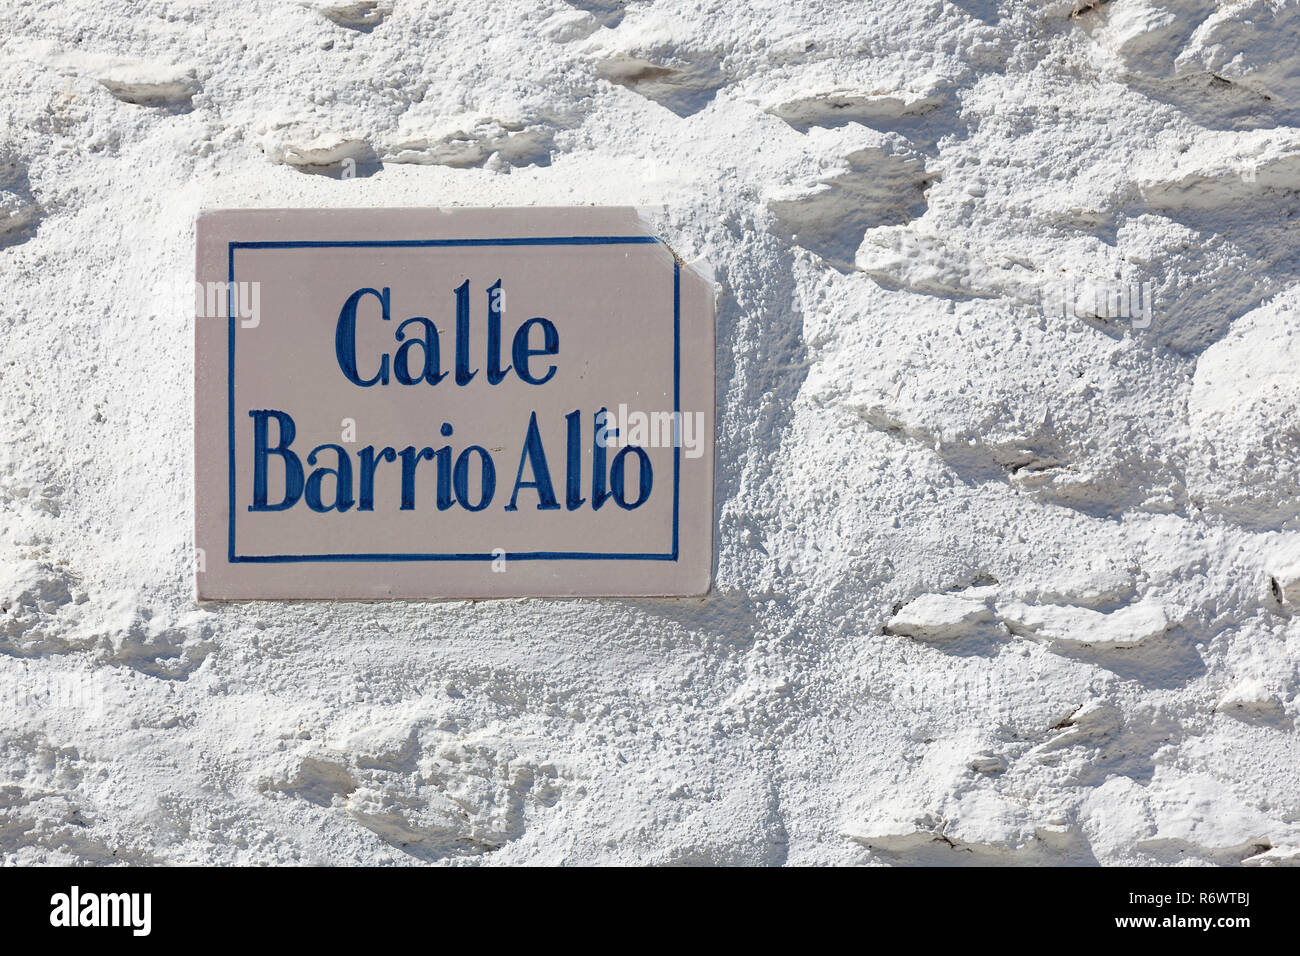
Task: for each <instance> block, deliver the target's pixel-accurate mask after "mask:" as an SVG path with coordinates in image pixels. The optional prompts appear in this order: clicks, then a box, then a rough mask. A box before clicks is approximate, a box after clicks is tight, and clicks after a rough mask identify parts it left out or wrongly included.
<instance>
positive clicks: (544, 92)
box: [0, 0, 1300, 865]
mask: <svg viewBox="0 0 1300 956" xmlns="http://www.w3.org/2000/svg"><path fill="white" fill-rule="evenodd" d="M0 7H2V8H0V24H3V26H0V31H2V32H0V376H2V382H3V388H2V389H0V429H2V430H3V434H4V441H3V445H2V446H0V449H2V450H0V455H2V456H3V457H2V460H0V689H3V692H4V693H3V695H0V859H3V860H4V861H5V862H16V863H40V862H85V863H113V862H135V863H193V862H217V863H225V862H256V863H290V862H316V863H320V862H329V863H354V862H370V863H396V864H402V863H423V862H445V863H489V864H507V863H525V862H528V863H561V862H567V863H642V862H644V863H754V864H768V863H792V864H808V863H833V864H852V863H869V864H902V865H911V864H964V863H1046V864H1054V863H1094V862H1099V863H1107V864H1114V863H1186V864H1197V863H1200V864H1207V863H1208V864H1236V863H1239V862H1243V861H1244V862H1245V863H1248V864H1268V863H1282V864H1285V863H1295V862H1297V861H1298V860H1300V741H1298V740H1297V735H1296V731H1295V720H1296V717H1297V711H1298V710H1300V705H1298V704H1297V700H1296V692H1297V685H1298V683H1300V674H1298V672H1297V671H1298V668H1297V661H1298V660H1300V622H1298V621H1297V619H1296V617H1295V616H1294V615H1295V611H1296V608H1297V606H1298V605H1300V497H1297V490H1298V488H1300V413H1298V412H1297V398H1300V258H1298V257H1297V247H1298V243H1300V232H1298V231H1297V226H1296V215H1297V212H1298V211H1300V128H1298V127H1300V3H1297V2H1296V0H1283V2H1269V0H1238V2H1225V3H1213V2H1210V0H1114V2H1112V3H1105V2H1099V3H1094V4H1078V5H1075V4H1072V3H1068V2H1066V3H1062V2H1042V0H1030V2H1023V3H1022V2H1010V0H1002V2H995V0H960V2H939V0H933V2H919V0H909V2H905V3H897V4H878V3H852V2H808V3H799V4H792V3H788V2H785V0H771V2H765V3H702V2H686V0H655V2H631V3H621V2H618V0H572V2H568V3H566V2H562V0H535V2H519V3H451V2H444V3H419V2H414V0H392V2H391V3H387V2H385V3H380V4H377V5H376V4H373V3H360V2H356V3H349V2H334V0H324V2H321V0H311V2H303V3H291V2H240V3H225V4H212V5H208V4H197V3H182V2H163V0H158V2H126V0H107V2H101V0H63V2H16V0H6V2H4V3H3V4H2V5H0ZM354 172H355V175H352V173H354ZM450 204H465V205H515V204H613V205H623V204H636V205H643V206H645V207H647V209H648V214H649V215H651V216H652V217H653V219H654V221H655V223H656V224H657V228H658V230H659V232H660V234H661V235H663V236H664V237H665V238H667V239H668V240H669V241H670V242H671V243H672V244H673V245H674V248H675V249H676V251H677V252H678V253H679V254H680V255H682V256H683V257H684V258H685V259H687V260H688V261H691V260H700V261H701V262H706V263H707V264H708V268H710V269H711V270H712V273H713V275H714V277H715V279H716V281H717V283H718V287H719V290H720V292H719V299H718V343H719V347H718V352H717V369H718V383H719V384H718V391H717V407H718V433H717V444H718V452H717V504H716V521H717V545H716V571H715V590H714V592H713V594H711V595H710V596H709V597H707V598H705V599H702V600H684V601H652V600H642V601H628V600H616V601H588V600H582V601H506V602H484V603H469V602H460V603H443V604H427V603H374V604H364V603H343V604H333V603H305V604H260V603H250V604H235V605H229V606H210V605H205V606H200V605H198V604H196V603H195V601H194V600H193V598H192V583H191V575H190V562H191V553H190V551H191V526H192V508H193V503H192V501H191V491H190V487H191V483H190V482H191V460H192V412H191V407H192V405H191V399H192V392H191V388H192V386H191V376H192V357H191V343H192V329H191V322H192V321H193V319H192V317H191V312H192V309H191V307H190V305H189V304H188V302H187V296H188V294H189V290H188V288H187V287H186V283H187V282H188V281H189V278H190V276H191V275H192V263H193V255H194V237H193V224H194V218H195V214H196V212H197V211H198V210H199V209H200V208H203V207H229V206H294V205H301V206H384V205H450ZM701 267H702V268H703V266H701ZM1147 284H1149V285H1147ZM1055 286H1062V287H1064V288H1067V289H1070V290H1074V291H1073V292H1071V293H1070V300H1069V301H1070V302H1071V305H1070V306H1069V307H1068V308H1059V307H1058V308H1053V307H1051V306H1050V303H1051V302H1057V304H1058V305H1059V303H1060V300H1058V299H1055V298H1053V297H1052V296H1048V295H1045V294H1044V289H1045V288H1048V287H1055ZM1144 286H1146V288H1147V290H1149V291H1148V292H1147V293H1146V294H1145V301H1146V302H1147V304H1148V305H1150V310H1149V312H1148V313H1144V315H1145V317H1143V318H1139V317H1138V316H1139V312H1138V310H1137V309H1135V308H1134V309H1123V310H1119V309H1115V308H1110V307H1109V306H1108V305H1107V304H1106V298H1107V295H1109V294H1111V293H1114V292H1116V291H1117V290H1121V291H1123V290H1128V291H1132V290H1138V291H1137V293H1136V294H1134V295H1133V296H1132V297H1131V298H1132V299H1133V300H1135V301H1141V300H1142V299H1143V298H1144V295H1143V293H1142V291H1141V290H1142V289H1143V287H1144ZM1098 288H1100V289H1101V290H1103V291H1102V294H1101V295H1100V296H1098V295H1094V294H1093V293H1092V292H1088V293H1086V294H1085V295H1083V296H1079V295H1076V293H1078V291H1079V290H1081V289H1082V290H1096V289H1098ZM1124 294H1125V295H1127V294H1128V293H1127V291H1125V292H1124ZM1080 298H1086V299H1088V303H1091V304H1088V303H1085V304H1084V305H1082V306H1080V305H1079V301H1080ZM1121 312H1129V313H1130V314H1129V315H1128V316H1125V315H1123V314H1120V313H1121Z"/></svg>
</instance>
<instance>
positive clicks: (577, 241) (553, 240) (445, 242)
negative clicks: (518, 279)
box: [226, 236, 682, 564]
mask: <svg viewBox="0 0 1300 956" xmlns="http://www.w3.org/2000/svg"><path fill="white" fill-rule="evenodd" d="M659 242H660V240H659V239H657V238H656V237H654V236H541V237H535V238H528V237H522V238H500V239H382V240H381V239H373V240H300V241H285V242H276V241H266V242H231V243H229V246H228V248H227V278H228V281H229V285H227V286H226V319H227V323H228V326H227V328H228V332H227V336H226V355H227V359H226V396H227V412H228V415H229V424H230V428H229V434H228V448H229V451H230V473H229V485H230V511H229V525H230V541H229V551H228V554H227V557H228V559H229V561H230V563H231V564H288V563H302V562H308V561H377V562H387V561H493V560H495V559H496V558H498V557H500V555H496V554H492V553H490V552H489V553H487V554H480V553H477V552H469V553H440V554H260V555H240V554H236V549H235V514H236V504H235V502H236V494H235V305H234V289H235V250H236V249H321V248H331V247H339V246H343V247H348V246H416V247H420V246H424V247H440V246H608V245H650V244H656V243H659ZM681 322H682V273H681V264H680V263H679V262H678V261H677V259H676V257H674V258H673V411H674V412H675V413H676V414H677V418H678V421H679V423H680V420H681V383H682V342H681ZM678 427H679V428H680V424H679V426H678ZM681 456H682V449H681V443H680V441H676V442H674V444H673V546H672V550H671V551H669V552H668V553H666V554H654V553H644V554H643V553H622V552H608V553H607V552H597V551H518V552H506V554H505V558H506V559H507V560H509V561H676V560H677V553H678V548H677V533H678V503H679V497H680V495H679V492H680V490H681Z"/></svg>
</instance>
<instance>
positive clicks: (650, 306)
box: [195, 208, 714, 600]
mask: <svg viewBox="0 0 1300 956" xmlns="http://www.w3.org/2000/svg"><path fill="white" fill-rule="evenodd" d="M197 280H198V281H197V286H196V312H197V315H196V321H195V378H196V386H195V388H196V408H195V465H196V467H195V475H196V480H195V511H196V543H197V546H198V548H199V552H198V560H197V562H196V565H197V571H196V578H197V583H198V595H199V597H200V598H201V599H207V600H213V599H238V598H395V597H397V598H439V597H511V596H547V595H554V596H563V595H611V596H612V595H625V596H633V595H665V596H672V595H683V596H684V595H698V594H702V593H704V592H706V591H707V590H708V587H709V580H710V571H711V565H712V528H713V394H714V392H713V293H712V289H711V287H710V285H709V284H708V283H707V282H706V281H705V280H704V279H702V278H701V277H700V276H699V275H697V274H696V273H695V272H693V271H692V270H691V269H689V268H687V267H685V266H683V265H682V264H680V262H679V261H678V260H677V259H676V258H675V256H674V255H673V253H672V251H671V250H670V249H669V247H668V246H667V245H665V244H664V243H663V242H662V241H660V240H659V239H658V238H656V237H655V236H653V235H652V234H650V233H649V232H648V231H647V230H646V226H645V225H644V223H643V222H642V220H641V219H640V218H639V216H638V215H637V213H636V212H635V211H633V210H630V209H593V208H573V209H447V210H442V209H359V210H224V211H212V212H206V213H203V214H202V215H201V216H200V218H199V222H198V274H197Z"/></svg>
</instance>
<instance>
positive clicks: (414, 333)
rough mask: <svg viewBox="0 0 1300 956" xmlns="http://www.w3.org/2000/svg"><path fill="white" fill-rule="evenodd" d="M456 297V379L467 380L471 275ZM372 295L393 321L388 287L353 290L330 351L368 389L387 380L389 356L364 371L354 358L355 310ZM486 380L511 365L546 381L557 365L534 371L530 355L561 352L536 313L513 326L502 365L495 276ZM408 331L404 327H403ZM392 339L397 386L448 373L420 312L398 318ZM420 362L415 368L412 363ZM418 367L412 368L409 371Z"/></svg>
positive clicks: (528, 378) (471, 373) (500, 295)
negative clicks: (536, 342) (507, 361)
mask: <svg viewBox="0 0 1300 956" xmlns="http://www.w3.org/2000/svg"><path fill="white" fill-rule="evenodd" d="M452 294H453V295H454V296H455V297H456V333H455V342H454V349H455V355H456V357H455V379H454V380H455V382H456V384H457V385H468V384H469V383H470V382H472V381H473V380H474V377H475V376H476V375H478V372H479V370H478V369H471V368H470V327H469V318H470V316H469V280H468V279H466V280H465V281H464V282H462V283H461V284H460V285H459V286H458V287H457V288H456V290H455V291H454V292H453V293H452ZM365 298H374V299H377V300H378V301H379V307H380V318H381V319H382V320H383V321H385V322H391V321H392V301H391V300H392V295H391V293H390V292H389V290H388V288H387V287H385V288H384V289H382V290H380V289H357V291H356V292H353V293H352V294H351V295H350V296H348V299H347V301H346V302H344V303H343V308H342V309H341V310H340V311H339V319H338V323H337V325H336V326H335V330H334V354H335V357H336V358H337V359H338V363H339V369H340V370H341V371H342V372H343V375H344V377H345V378H346V379H347V380H348V381H349V382H351V383H352V384H353V385H359V386H361V387H362V388H370V387H371V386H373V385H387V384H389V381H390V378H389V355H388V354H387V353H385V354H383V355H382V356H380V358H379V364H378V368H377V370H376V371H375V373H374V374H373V375H370V376H368V377H367V376H363V374H362V373H361V372H360V371H359V369H358V362H357V310H358V309H359V308H360V305H361V301H362V299H365ZM487 298H488V308H487V348H486V353H487V354H486V359H487V383H488V384H489V385H500V384H501V383H502V382H503V381H504V380H505V379H506V377H507V376H508V375H509V374H510V370H511V368H513V369H514V371H515V374H516V375H517V376H518V377H519V380H520V381H522V382H525V383H527V384H529V385H545V384H546V383H547V382H549V381H550V380H551V379H552V378H553V377H554V375H555V366H554V365H552V366H550V367H549V368H548V369H547V370H546V372H545V373H544V374H543V375H541V376H537V375H536V374H534V372H533V369H532V359H533V358H535V357H536V356H539V355H547V356H550V355H555V354H557V353H558V352H559V351H560V335H559V333H558V332H557V331H556V330H555V325H554V323H552V322H551V320H550V319H547V318H543V317H542V316H536V317H534V318H531V319H529V320H528V321H527V322H524V323H523V324H522V325H520V326H519V328H518V329H516V330H515V334H514V337H513V340H512V343H511V348H510V354H511V358H512V359H513V365H507V366H505V367H504V368H503V367H502V365H501V302H502V300H503V299H504V292H503V290H502V288H501V280H500V279H498V280H497V281H496V282H494V283H493V284H492V285H490V286H488V289H487ZM408 328H410V329H411V331H410V332H408V331H407V329H408ZM534 328H536V329H537V330H538V331H539V332H541V336H542V344H541V347H540V348H532V347H531V346H530V345H529V344H528V343H529V337H530V336H531V334H532V330H533V329H534ZM393 338H394V340H395V341H397V342H398V343H400V344H399V345H398V348H397V350H396V352H395V353H394V354H393V355H392V378H393V379H395V380H396V381H397V382H398V383H399V384H401V385H418V384H420V383H421V382H424V383H425V384H428V385H437V384H438V383H439V382H441V381H442V380H443V379H444V378H446V377H447V375H448V374H450V373H449V372H444V371H443V370H442V348H441V340H440V338H439V333H438V327H437V326H436V325H434V323H433V322H431V321H430V320H429V319H428V318H426V317H425V316H422V315H415V316H411V318H409V319H406V320H405V321H403V322H400V323H398V325H397V327H396V329H395V331H394V333H393ZM413 362H418V363H419V364H418V367H417V366H416V365H413V364H412V363H413ZM413 369H416V370H415V371H412V370H413Z"/></svg>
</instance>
